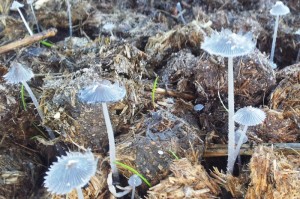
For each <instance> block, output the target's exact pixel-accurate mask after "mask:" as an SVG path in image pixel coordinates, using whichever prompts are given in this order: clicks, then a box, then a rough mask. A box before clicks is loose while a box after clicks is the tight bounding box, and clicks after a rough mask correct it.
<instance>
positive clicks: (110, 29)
mask: <svg viewBox="0 0 300 199" xmlns="http://www.w3.org/2000/svg"><path fill="white" fill-rule="evenodd" d="M115 27H116V25H115V24H113V23H106V24H105V25H104V26H103V29H104V30H106V31H108V32H110V37H111V39H113V38H115V36H114V34H113V29H115Z"/></svg>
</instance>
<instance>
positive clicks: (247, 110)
mask: <svg viewBox="0 0 300 199" xmlns="http://www.w3.org/2000/svg"><path fill="white" fill-rule="evenodd" d="M233 118H234V121H235V122H237V123H239V124H241V125H245V126H256V125H258V124H261V123H263V121H264V120H265V119H266V114H265V112H264V111H262V110H260V109H259V108H254V107H252V106H247V107H244V108H241V109H239V110H238V111H237V112H236V113H235V114H234V116H233Z"/></svg>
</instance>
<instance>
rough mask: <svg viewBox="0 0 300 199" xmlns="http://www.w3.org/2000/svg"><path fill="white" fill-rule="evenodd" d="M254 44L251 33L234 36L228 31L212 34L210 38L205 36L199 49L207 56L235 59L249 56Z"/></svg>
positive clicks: (234, 34)
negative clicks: (206, 53)
mask: <svg viewBox="0 0 300 199" xmlns="http://www.w3.org/2000/svg"><path fill="white" fill-rule="evenodd" d="M255 45H256V42H254V40H253V36H252V33H250V32H248V33H246V34H244V35H243V34H241V33H239V34H236V33H233V32H231V31H230V30H228V29H223V30H222V31H221V32H216V31H215V32H213V33H212V34H211V35H210V37H207V36H205V37H204V42H203V43H202V45H201V48H202V49H203V50H205V51H207V52H208V53H209V54H213V55H219V56H222V57H237V56H242V55H246V54H249V53H250V52H251V51H253V50H254V48H255Z"/></svg>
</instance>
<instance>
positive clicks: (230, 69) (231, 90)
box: [227, 57, 235, 173]
mask: <svg viewBox="0 0 300 199" xmlns="http://www.w3.org/2000/svg"><path fill="white" fill-rule="evenodd" d="M233 79H234V76H233V57H229V58H228V162H227V172H228V173H232V172H233V166H234V162H235V158H234V151H235V147H234V145H235V133H234V119H233V116H234V80H233Z"/></svg>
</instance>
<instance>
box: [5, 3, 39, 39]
mask: <svg viewBox="0 0 300 199" xmlns="http://www.w3.org/2000/svg"><path fill="white" fill-rule="evenodd" d="M22 7H24V5H23V4H21V3H19V2H17V1H13V3H12V5H11V7H10V10H13V11H18V12H19V14H20V16H21V18H22V20H23V23H24V25H25V26H26V28H27V31H28V32H29V34H30V35H33V32H32V30H31V29H30V27H29V25H28V23H27V22H26V20H25V18H24V16H23V14H22V12H21V10H20V8H22Z"/></svg>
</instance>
